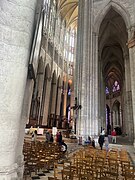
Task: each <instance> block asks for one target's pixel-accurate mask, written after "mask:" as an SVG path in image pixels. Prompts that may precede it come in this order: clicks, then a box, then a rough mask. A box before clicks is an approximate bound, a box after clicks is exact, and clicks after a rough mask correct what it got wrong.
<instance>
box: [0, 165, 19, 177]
mask: <svg viewBox="0 0 135 180" xmlns="http://www.w3.org/2000/svg"><path fill="white" fill-rule="evenodd" d="M17 167H18V165H17V163H15V164H13V165H11V166H1V167H0V179H4V180H17V179H18V175H17Z"/></svg>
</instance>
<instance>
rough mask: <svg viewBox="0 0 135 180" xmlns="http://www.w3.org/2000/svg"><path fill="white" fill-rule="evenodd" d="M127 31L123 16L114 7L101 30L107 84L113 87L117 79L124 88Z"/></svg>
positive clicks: (102, 56) (104, 74) (103, 68)
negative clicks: (124, 54) (124, 53)
mask: <svg viewBox="0 0 135 180" xmlns="http://www.w3.org/2000/svg"><path fill="white" fill-rule="evenodd" d="M127 36H128V35H127V31H126V26H125V23H124V20H123V19H122V17H121V16H120V15H119V14H118V13H117V12H116V11H115V10H113V8H112V9H110V11H109V12H108V13H107V14H106V16H105V18H104V20H103V21H102V23H101V27H100V31H99V51H100V53H101V60H102V72H103V76H104V81H105V85H106V86H107V87H108V88H109V89H111V88H112V86H113V84H114V82H115V81H117V82H118V83H119V85H120V87H121V88H122V86H123V80H124V79H123V77H124V56H123V50H124V52H126V49H127V46H126V43H127Z"/></svg>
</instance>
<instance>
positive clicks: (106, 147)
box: [104, 134, 109, 152]
mask: <svg viewBox="0 0 135 180" xmlns="http://www.w3.org/2000/svg"><path fill="white" fill-rule="evenodd" d="M104 143H105V149H106V151H107V152H108V150H109V138H108V135H107V134H105V138H104Z"/></svg>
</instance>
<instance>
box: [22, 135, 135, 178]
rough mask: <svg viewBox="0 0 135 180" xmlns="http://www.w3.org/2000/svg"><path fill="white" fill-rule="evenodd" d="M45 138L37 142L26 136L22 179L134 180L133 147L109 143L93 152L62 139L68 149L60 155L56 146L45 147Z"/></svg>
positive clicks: (97, 147) (55, 144)
mask: <svg viewBox="0 0 135 180" xmlns="http://www.w3.org/2000/svg"><path fill="white" fill-rule="evenodd" d="M43 138H44V137H43V136H42V137H38V139H37V142H36V143H32V142H31V141H30V137H28V136H27V137H26V138H25V141H24V149H23V151H24V158H25V170H24V180H25V179H26V180H31V179H42V180H47V179H48V180H53V179H55V180H57V179H59V180H66V179H72V180H81V179H82V180H83V179H87V180H99V179H100V180H109V179H111V180H115V179H117V180H133V179H135V170H134V164H133V161H134V159H135V158H133V156H132V155H131V153H132V149H133V148H132V146H130V145H120V144H110V145H109V152H108V153H106V151H105V148H103V150H100V149H99V146H98V144H96V148H95V149H94V148H93V147H92V146H91V145H86V146H82V145H78V143H77V142H75V141H74V142H71V140H70V139H67V138H65V139H64V141H65V142H66V144H67V147H68V150H67V152H66V153H65V154H64V155H63V153H61V152H60V149H59V148H60V147H59V145H58V144H57V143H53V144H47V143H45V142H44V139H43Z"/></svg>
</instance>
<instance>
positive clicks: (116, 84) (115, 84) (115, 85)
mask: <svg viewBox="0 0 135 180" xmlns="http://www.w3.org/2000/svg"><path fill="white" fill-rule="evenodd" d="M119 90H120V85H119V83H118V81H115V82H114V84H113V87H112V92H116V91H119Z"/></svg>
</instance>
